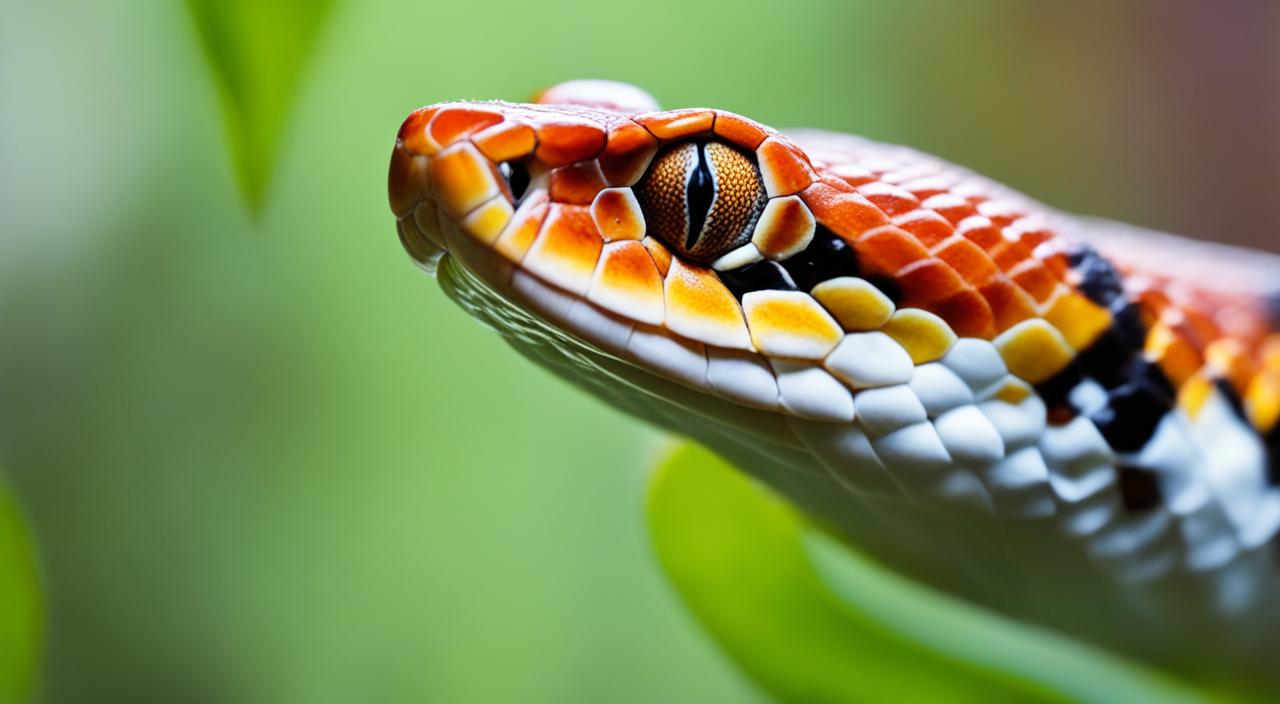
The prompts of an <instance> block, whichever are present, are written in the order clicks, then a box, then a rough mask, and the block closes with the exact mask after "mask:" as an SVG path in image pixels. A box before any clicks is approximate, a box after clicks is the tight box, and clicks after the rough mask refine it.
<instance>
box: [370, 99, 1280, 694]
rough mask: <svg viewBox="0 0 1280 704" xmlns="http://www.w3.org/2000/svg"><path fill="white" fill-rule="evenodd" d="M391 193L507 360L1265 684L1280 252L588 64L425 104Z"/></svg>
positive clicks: (1097, 627) (1209, 665)
mask: <svg viewBox="0 0 1280 704" xmlns="http://www.w3.org/2000/svg"><path fill="white" fill-rule="evenodd" d="M390 200H391V208H392V211H393V212H394V214H395V216H396V222H397V229H398V232H399V235H400V239H401V241H402V243H403V245H404V247H405V248H406V250H407V251H408V252H409V253H410V254H411V255H412V256H413V258H414V259H415V260H417V261H418V262H419V263H421V264H422V265H423V266H424V267H426V268H427V269H428V270H430V271H432V272H433V273H437V274H438V276H439V279H440V281H441V284H442V285H443V286H444V288H445V290H446V291H447V292H448V293H449V294H450V295H451V296H452V297H453V298H454V299H455V300H456V301H457V302H458V303H459V304H461V305H462V306H463V307H464V308H465V309H467V310H468V311H469V312H471V313H472V314H473V315H475V316H476V317H477V318H479V319H481V320H483V321H485V322H487V323H488V324H489V325H491V326H492V327H493V328H494V329H496V330H497V331H498V332H500V333H501V334H503V335H504V336H505V337H506V338H507V340H508V341H509V342H510V343H511V344H512V345H513V346H515V347H516V348H517V349H519V350H520V351H521V352H523V353H524V354H526V355H528V356H530V357H531V358H533V359H535V360H536V361H538V362H539V363H540V364H542V365H544V366H546V367H547V368H549V369H551V370H552V371H554V372H556V373H558V374H560V375H561V376H563V377H564V378H566V379H567V380H569V381H571V382H572V383H574V384H577V385H579V386H582V387H584V388H587V389H589V390H590V391H591V392H593V393H595V394H596V395H598V396H600V397H601V398H603V399H605V400H606V401H607V402H609V403H611V404H613V405H615V406H617V407H619V408H622V409H624V410H626V411H628V412H630V413H633V414H635V415H636V416H638V417H641V418H644V419H646V420H648V421H650V422H653V423H656V424H658V425H660V426H662V427H665V428H668V429H671V430H672V431H674V432H677V433H681V434H683V435H686V436H689V437H692V438H694V439H696V440H698V441H700V442H702V443H704V444H705V445H707V446H708V447H711V448H713V449H715V450H716V451H717V452H719V453H721V454H722V455H724V456H725V457H726V458H728V459H729V460H731V461H732V462H734V463H735V464H736V465H737V466H739V467H740V468H741V469H742V470H743V471H746V472H748V473H750V474H751V475H753V476H755V477H757V478H758V479H760V480H761V481H763V482H765V483H766V484H768V485H769V486H770V487H772V488H773V489H775V490H776V491H777V492H779V493H780V494H782V495H784V496H786V497H787V498H788V499H790V500H791V501H793V502H794V503H795V504H796V505H797V506H799V507H800V508H801V509H803V510H804V511H806V512H808V513H809V514H810V515H812V516H813V517H814V518H815V519H816V520H818V521H821V522H823V523H826V524H827V525H829V526H831V527H832V528H833V529H834V530H836V531H837V532H838V533H840V534H841V535H843V536H844V537H846V538H848V539H849V540H852V541H854V542H856V543H857V544H858V545H859V546H861V547H862V548H864V549H865V550H867V551H869V552H871V553H872V554H874V555H876V556H877V557H878V558H879V559H880V560H882V561H883V562H885V563H886V564H888V565H890V566H892V567H894V568H896V569H898V570H900V571H901V572H903V573H905V574H907V575H909V576H911V577H913V578H915V579H918V580H920V581H922V582H925V583H927V584H930V585H932V586H934V587H937V588H939V589H943V590H947V591H949V592H951V593H954V594H958V595H960V596H963V597H965V598H968V599H970V600H972V601H974V602H976V603H979V604H982V605H985V606H988V607H990V608H993V609H996V610H999V611H1002V612H1004V613H1006V614H1009V615H1011V616H1014V617H1016V618H1020V619H1025V620H1027V621H1030V622H1034V623H1039V624H1042V625H1046V626H1049V627H1053V628H1057V629H1061V630H1063V631H1065V632H1068V633H1071V634H1074V635H1076V636H1079V637H1082V638H1085V639H1088V640H1091V641H1093V642H1096V643H1099V644H1101V645H1103V646H1106V647H1110V648H1113V649H1115V650H1118V651H1120V652H1123V653H1126V654H1129V655H1132V656H1135V657H1139V658H1142V659H1145V660H1147V661H1150V662H1154V663H1158V664H1161V665H1164V666H1166V667H1170V668H1176V669H1178V670H1179V671H1181V672H1185V673H1191V674H1193V675H1194V676H1197V677H1202V678H1215V677H1228V676H1230V677H1245V678H1249V679H1252V680H1255V681H1261V682H1266V681H1272V682H1274V680H1275V678H1276V675H1274V674H1273V672H1274V670H1275V669H1276V668H1275V667H1274V666H1275V664H1276V662H1277V656H1276V651H1275V648H1274V645H1273V644H1272V642H1273V637H1274V635H1275V634H1277V633H1280V599H1278V598H1277V597H1280V592H1278V591H1277V579H1278V578H1280V574H1278V571H1277V570H1278V567H1280V563H1278V559H1280V558H1278V556H1280V552H1278V551H1277V549H1276V540H1275V536H1276V532H1277V528H1278V527H1280V487H1278V486H1277V483H1278V482H1280V332H1277V328H1278V326H1280V258H1277V257H1274V256H1272V255H1267V254H1263V253H1260V252H1252V251H1247V250H1237V249H1231V248H1226V247H1221V246H1214V245H1207V244H1202V243H1197V242H1194V241H1190V240H1184V239H1180V238H1176V237H1173V236H1170V235H1164V234H1157V233H1151V232H1147V231H1143V230H1140V229H1138V228H1134V227H1129V226H1125V225H1120V224H1117V223H1110V222H1103V221H1094V220H1088V219H1083V218H1076V217H1072V216H1068V215H1065V214H1062V213H1058V212H1056V211H1054V210H1052V209H1049V208H1047V207H1045V206H1043V205H1040V204H1038V203H1036V202H1033V201H1032V200H1030V199H1028V198H1026V197H1025V196H1022V195H1020V194H1018V193H1016V192H1013V191H1011V190H1009V189H1006V188H1004V187H1002V186H1000V185H998V184H996V183H994V182H992V181H990V180H987V179H985V178H982V177H980V176H977V175H975V174H973V173H971V172H969V171H966V170H964V169H962V168H959V167H956V166H953V165H950V164H947V163H945V162H943V161H941V160H938V159H936V158H933V157H930V156H927V155H924V154H921V153H919V152H916V151H913V150H911V149H908V148H905V147H898V146H890V145H883V144H878V143H874V142H871V141H867V140H863V139H860V138H856V137H852V136H848V135H841V134H833V133H828V132H820V131H812V130H801V131H792V132H788V133H786V134H783V133H782V132H779V131H777V130H775V129H772V128H770V127H767V126H764V125H761V124H759V123H757V122H754V121H752V120H750V119H747V118H745V117H742V116H739V115H735V114H733V113H730V112H727V111H723V110H714V109H686V110H669V111H661V110H659V109H658V108H657V106H656V104H655V103H654V102H653V100H652V98H650V97H649V96H648V94H646V93H644V92H643V91H641V90H639V89H637V88H634V87H631V86H626V85H623V84H616V83H608V82H599V81H581V82H570V83H566V84H562V85H560V86H557V87H555V88H552V89H550V90H548V91H546V92H544V93H543V94H542V95H541V96H539V97H538V98H537V99H536V101H535V103H533V104H510V103H502V102H455V103H442V104H438V105H432V106H429V107H425V108H422V109H420V110H417V111H415V112H413V113H412V114H411V115H410V116H409V117H408V119H406V120H405V122H404V124H403V126H402V127H401V129H400V132H399V134H398V137H397V139H396V145H395V148H394V151H393V153H392V159H391V168H390ZM762 559H763V558H762Z"/></svg>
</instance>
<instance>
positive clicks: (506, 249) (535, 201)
mask: <svg viewBox="0 0 1280 704" xmlns="http://www.w3.org/2000/svg"><path fill="white" fill-rule="evenodd" d="M548 209H549V205H548V203H547V196H546V194H544V193H537V194H535V195H533V196H530V197H529V199H528V200H526V201H525V202H523V203H521V204H520V209H519V210H517V211H516V213H515V215H513V216H511V222H509V223H507V229H506V230H503V232H502V234H501V235H499V236H498V241H497V242H494V244H493V248H494V250H496V251H497V252H498V253H499V254H501V255H502V256H504V257H506V258H507V259H509V260H511V261H512V262H513V263H515V264H519V263H520V262H521V261H523V260H524V257H525V254H527V253H528V252H529V248H530V247H532V246H533V241H534V240H536V239H537V238H538V232H539V231H540V230H541V229H542V223H543V221H544V220H546V218H547V211H548Z"/></svg>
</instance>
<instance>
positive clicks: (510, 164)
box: [498, 161, 530, 203]
mask: <svg viewBox="0 0 1280 704" xmlns="http://www.w3.org/2000/svg"><path fill="white" fill-rule="evenodd" d="M498 172H499V173H501V174H502V178H504V179H506V180H507V188H509V189H511V200H512V201H513V202H516V203H519V202H520V199H521V198H523V197H524V194H525V192H526V191H528V190H529V180H530V179H529V167H527V166H525V165H524V163H523V162H519V161H504V162H502V163H501V164H498Z"/></svg>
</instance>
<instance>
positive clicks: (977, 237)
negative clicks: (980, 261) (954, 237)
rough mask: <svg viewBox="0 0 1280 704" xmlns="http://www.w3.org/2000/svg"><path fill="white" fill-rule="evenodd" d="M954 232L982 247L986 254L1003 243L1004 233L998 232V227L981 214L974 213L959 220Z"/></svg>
mask: <svg viewBox="0 0 1280 704" xmlns="http://www.w3.org/2000/svg"><path fill="white" fill-rule="evenodd" d="M956 234H958V235H960V236H961V237H963V238H965V239H966V240H969V241H970V242H972V243H974V244H976V245H978V246H979V247H981V248H983V249H984V250H986V251H987V253H988V254H991V253H993V252H995V250H996V248H997V247H999V246H1000V245H1002V244H1004V235H1001V234H1000V228H998V227H996V226H995V225H993V224H992V223H991V220H990V218H987V217H984V216H982V215H974V216H972V217H968V218H965V219H964V220H962V221H960V224H959V225H956Z"/></svg>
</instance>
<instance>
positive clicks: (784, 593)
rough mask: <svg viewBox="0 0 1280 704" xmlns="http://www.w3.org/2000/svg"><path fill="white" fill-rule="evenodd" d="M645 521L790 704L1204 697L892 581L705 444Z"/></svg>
mask: <svg viewBox="0 0 1280 704" xmlns="http://www.w3.org/2000/svg"><path fill="white" fill-rule="evenodd" d="M648 513H649V522H650V530H651V533H652V536H653V540H654V543H655V546H656V548H657V552H658V557H659V559H660V561H661V562H662V565H663V567H664V568H665V570H666V571H667V574H668V575H669V576H670V577H671V579H672V580H673V581H674V582H675V585H676V587H677V588H678V589H679V591H680V593H681V595H682V596H683V598H684V600H685V602H686V603H687V604H688V606H689V607H690V608H691V609H692V611H693V612H694V614H695V615H696V616H697V618H698V619H699V620H700V621H701V622H702V624H703V625H704V626H705V627H706V628H707V629H708V630H709V631H710V632H711V634H712V635H713V636H714V637H715V638H716V640H717V641H718V642H719V643H720V645H721V646H722V647H723V648H724V649H725V651H727V652H728V654H729V655H730V656H731V657H732V658H733V659H734V660H735V661H736V662H737V663H738V664H739V665H740V666H741V667H742V668H743V669H744V670H745V671H746V672H747V673H748V674H749V675H750V676H751V677H752V678H753V679H755V680H756V682H758V683H759V684H760V685H761V686H762V687H763V688H764V689H765V690H766V691H768V692H769V693H770V694H772V695H773V696H775V697H777V698H778V699H780V700H782V701H787V702H862V701H883V700H885V699H886V697H892V698H893V699H894V700H898V701H932V702H939V701H950V702H957V701H1005V700H1017V701H1063V700H1084V701H1104V700H1106V701H1126V702H1140V701H1161V702H1171V701H1199V700H1202V698H1201V697H1199V696H1198V695H1197V694H1195V693H1192V692H1189V691H1188V690H1186V689H1183V688H1181V687H1179V686H1177V685H1174V684H1171V683H1170V682H1168V681H1167V680H1165V679H1164V678H1162V677H1160V676H1158V675H1155V674H1151V673H1149V672H1147V671H1145V670H1140V669H1139V668H1137V667H1136V666H1133V665H1130V664H1128V663H1125V662H1121V661H1119V660H1117V659H1115V658H1113V657H1111V656H1109V655H1106V654H1103V653H1101V652H1099V651H1096V650H1094V649H1091V648H1088V647H1086V646H1083V645H1081V644H1079V643H1077V642H1074V641H1070V640H1068V639H1066V638H1063V637H1061V636H1057V635H1055V634H1050V633H1046V632H1043V631H1040V630H1038V629H1033V628H1031V627H1028V626H1025V625H1022V624H1018V623H1015V622H1012V621H1009V620H1007V619H1004V618H1002V617H999V616H996V615H993V614H990V613H988V612H985V611H981V610H979V609H977V608H974V607H972V606H969V605H967V604H963V603H961V602H959V601H957V600H955V599H951V598H949V597H946V596H944V595H940V594H938V593H936V592H933V591H931V590H929V589H926V588H924V587H921V586H919V585H916V584H914V583H911V582H909V581H908V580H905V579H903V578H901V577H898V576H896V575H894V574H892V573H891V572H889V571H888V570H885V569H884V568H881V567H879V566H877V565H876V564H874V563H873V562H871V561H870V560H868V559H867V558H865V557H863V556H861V555H859V554H858V553H857V552H855V551H854V550H851V549H849V548H848V547H847V546H845V545H844V544H842V543H839V542H837V541H836V540H834V539H832V538H830V537H827V536H825V535H824V534H822V533H821V532H819V531H817V530H814V529H813V528H812V527H811V526H809V525H807V524H806V523H805V522H804V520H803V519H802V518H801V517H800V516H799V515H798V514H797V513H796V512H795V511H794V510H792V509H791V508H790V507H789V506H788V505H787V504H785V503H784V502H783V501H782V500H780V499H778V498H776V497H775V496H774V495H773V494H771V493H769V492H768V491H767V490H765V489H763V488H762V487H760V486H758V485H757V484H755V483H754V482H752V481H751V480H750V479H748V478H746V477H745V476H743V475H741V474H740V473H738V472H737V471H736V470H734V469H733V468H732V467H730V466H729V465H727V464H726V463H724V462H723V461H722V460H720V459H719V458H717V457H716V456H714V455H712V454H711V453H709V452H707V451H706V450H703V449H701V448H699V447H697V446H694V445H691V444H684V445H681V446H679V447H677V448H675V449H674V450H673V451H672V452H671V453H670V454H668V455H667V456H666V457H665V458H664V460H663V461H662V463H661V464H660V466H659V468H658V471H657V472H656V474H655V476H654V478H653V480H652V483H651V485H650V492H649V505H648Z"/></svg>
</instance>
